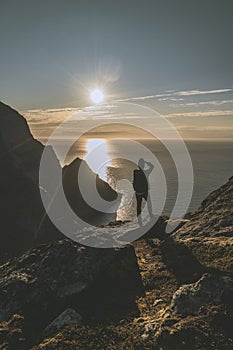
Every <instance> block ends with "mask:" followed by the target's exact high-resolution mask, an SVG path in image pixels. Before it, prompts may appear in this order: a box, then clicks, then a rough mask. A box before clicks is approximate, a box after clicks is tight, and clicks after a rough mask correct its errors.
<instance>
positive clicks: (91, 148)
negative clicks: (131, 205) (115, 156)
mask: <svg viewBox="0 0 233 350" xmlns="http://www.w3.org/2000/svg"><path fill="white" fill-rule="evenodd" d="M86 150H87V154H86V156H85V158H84V159H85V161H86V162H87V164H88V165H89V167H90V168H91V169H92V170H93V171H94V172H95V173H96V174H98V175H99V176H100V177H101V178H102V179H103V180H105V181H107V168H108V167H109V166H110V165H111V158H110V156H109V154H108V144H107V141H106V140H105V139H88V140H87V144H86Z"/></svg>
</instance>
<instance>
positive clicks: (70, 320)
mask: <svg viewBox="0 0 233 350" xmlns="http://www.w3.org/2000/svg"><path fill="white" fill-rule="evenodd" d="M81 321H82V316H80V315H79V314H78V313H77V312H76V311H75V310H73V309H70V308H68V309H66V310H65V311H63V312H62V313H61V314H60V315H59V316H58V317H57V318H55V320H54V321H53V322H51V323H50V324H49V325H48V326H47V327H46V328H45V331H44V332H45V333H46V334H48V333H53V332H58V331H60V330H61V329H62V328H64V327H65V326H68V325H71V324H77V323H79V322H81Z"/></svg>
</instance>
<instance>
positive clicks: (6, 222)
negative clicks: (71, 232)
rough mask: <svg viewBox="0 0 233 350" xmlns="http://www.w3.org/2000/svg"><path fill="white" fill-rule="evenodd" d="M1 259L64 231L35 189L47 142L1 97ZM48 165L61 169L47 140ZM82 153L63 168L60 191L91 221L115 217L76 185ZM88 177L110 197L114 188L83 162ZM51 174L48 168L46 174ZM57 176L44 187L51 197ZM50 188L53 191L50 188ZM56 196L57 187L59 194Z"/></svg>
mask: <svg viewBox="0 0 233 350" xmlns="http://www.w3.org/2000/svg"><path fill="white" fill-rule="evenodd" d="M0 124H1V128H0V161H1V172H0V193H1V199H0V211H1V234H0V254H1V258H0V261H4V260H5V259H6V258H7V257H9V256H14V255H17V254H20V253H22V252H23V251H25V250H26V249H29V248H30V247H33V246H35V245H37V244H39V243H46V242H47V243H48V242H51V241H54V240H57V239H61V238H62V237H63V235H62V234H61V233H60V232H59V230H58V229H57V228H56V227H55V226H54V225H53V224H52V223H51V221H50V220H49V218H48V216H47V215H46V212H45V209H44V207H43V204H42V200H41V196H40V189H39V167H40V161H41V156H42V153H43V151H44V149H45V147H44V146H43V145H42V144H41V143H40V142H39V141H37V140H36V139H34V138H33V136H32V134H31V132H30V130H29V127H28V124H27V122H26V120H25V118H24V117H23V116H21V115H20V114H19V113H18V112H16V111H15V110H14V109H12V108H11V107H9V106H7V105H5V104H3V103H0ZM46 152H47V154H48V156H49V162H50V166H51V165H52V167H53V169H55V170H56V169H57V171H62V169H61V166H60V164H59V161H58V159H57V157H56V155H55V153H54V151H53V149H52V147H51V146H46ZM80 163H81V160H80V159H77V160H76V161H74V162H73V164H70V166H67V167H65V169H64V171H63V172H64V183H63V185H64V191H65V193H66V195H67V199H68V202H70V203H71V206H72V209H73V210H74V211H75V212H76V213H78V214H79V215H81V216H82V218H83V219H84V220H87V221H88V220H89V223H96V222H98V223H99V224H101V223H106V222H108V221H111V220H114V219H115V214H109V215H105V216H103V213H102V212H98V211H97V210H94V209H92V208H91V207H90V206H88V205H87V204H86V203H85V201H84V200H83V199H82V196H81V194H80V191H79V189H78V187H77V185H76V183H77V173H78V169H79V165H80ZM86 174H87V179H86V180H87V182H88V180H89V179H90V177H91V178H92V179H94V180H95V179H96V178H97V180H96V181H97V189H98V191H99V193H100V195H101V196H103V198H105V199H107V200H109V201H110V200H113V199H115V198H116V196H117V195H116V193H115V192H114V191H113V190H112V189H111V188H110V186H109V185H108V184H107V183H105V182H104V181H102V180H101V179H99V178H98V177H97V176H96V174H94V173H93V172H92V171H91V170H90V169H89V168H88V167H87V165H86ZM48 176H49V174H48ZM55 180H56V179H54V178H53V177H52V176H50V182H51V183H53V184H52V186H50V188H44V189H43V190H44V191H46V192H47V193H48V196H50V197H51V198H58V197H56V196H54V193H53V191H55V190H56V189H57V186H56V183H54V181H55ZM51 191H52V192H51ZM57 195H58V196H59V193H58V194H57Z"/></svg>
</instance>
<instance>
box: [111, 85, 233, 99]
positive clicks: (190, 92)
mask: <svg viewBox="0 0 233 350" xmlns="http://www.w3.org/2000/svg"><path fill="white" fill-rule="evenodd" d="M231 91H233V88H227V89H218V90H186V91H175V92H169V93H163V94H156V95H147V96H139V97H130V98H126V99H122V100H118V101H119V102H126V101H135V100H136V101H144V100H151V99H158V101H166V100H171V101H180V100H181V99H179V98H175V96H179V97H180V96H182V97H186V96H197V95H209V94H222V93H226V92H231Z"/></svg>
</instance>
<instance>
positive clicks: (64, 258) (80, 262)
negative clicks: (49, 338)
mask: <svg viewBox="0 0 233 350" xmlns="http://www.w3.org/2000/svg"><path fill="white" fill-rule="evenodd" d="M142 294H143V285H142V281H141V276H140V272H139V268H138V264H137V258H136V255H135V251H134V248H133V246H131V245H127V246H125V247H122V248H117V249H97V248H88V247H84V246H81V245H79V244H77V243H75V242H72V241H69V240H63V241H59V242H57V243H53V244H50V245H42V246H40V247H38V248H35V249H33V250H31V251H29V252H26V253H25V254H24V255H22V256H21V257H20V258H18V259H14V260H11V261H9V262H8V263H7V264H5V265H3V266H1V267H0V320H6V319H9V318H10V317H11V316H12V315H13V314H15V313H20V312H21V313H22V314H24V315H25V317H26V318H27V319H31V320H32V322H35V320H37V322H38V323H39V325H40V324H41V326H43V327H45V326H46V324H48V322H51V320H53V319H54V318H55V317H56V316H57V315H58V313H60V312H62V311H63V310H64V309H65V308H69V307H72V308H74V309H76V310H80V312H81V314H82V315H83V316H85V317H90V315H94V316H96V317H97V318H101V317H102V316H103V313H104V312H103V310H104V308H105V309H106V312H108V311H107V309H108V308H109V312H110V308H111V310H112V311H111V312H113V310H118V309H121V310H124V307H123V305H127V307H129V305H130V303H134V300H135V298H136V296H139V295H142Z"/></svg>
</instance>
